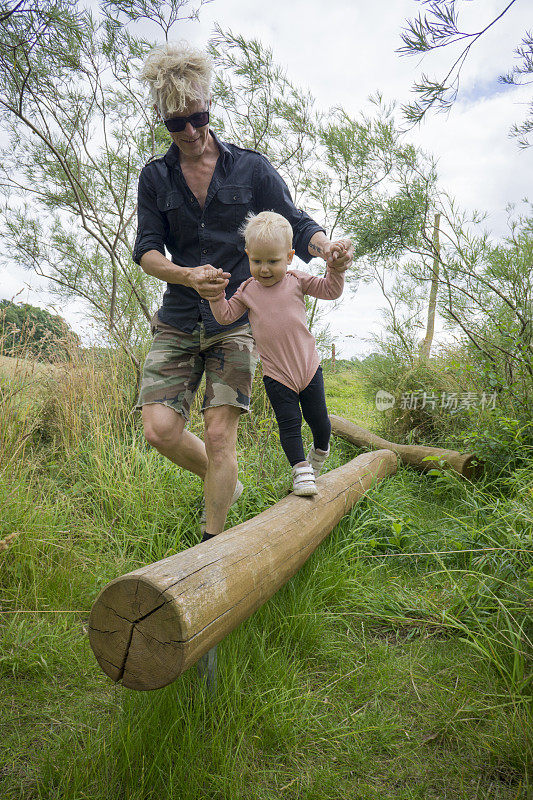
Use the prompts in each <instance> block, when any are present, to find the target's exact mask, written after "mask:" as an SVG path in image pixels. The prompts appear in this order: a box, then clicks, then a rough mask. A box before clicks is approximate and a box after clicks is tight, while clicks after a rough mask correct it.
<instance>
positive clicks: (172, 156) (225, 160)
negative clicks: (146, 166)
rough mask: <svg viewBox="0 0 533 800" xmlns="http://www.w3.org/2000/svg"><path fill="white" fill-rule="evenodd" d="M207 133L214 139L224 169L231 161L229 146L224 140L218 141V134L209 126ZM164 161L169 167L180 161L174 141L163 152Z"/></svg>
mask: <svg viewBox="0 0 533 800" xmlns="http://www.w3.org/2000/svg"><path fill="white" fill-rule="evenodd" d="M209 133H210V134H211V136H212V137H213V139H214V140H215V142H216V144H217V146H218V149H219V151H220V156H221V161H222V167H223V168H224V169H226V168H227V167H228V166H229V164H230V163H231V162H232V161H233V156H232V154H231V151H230V149H229V147H228V146H227V145H226V144H224V142H221V141H220V139H219V138H218V136H217V135H216V133H215V132H214V130H213V129H212V128H209ZM165 162H166V163H167V165H168V166H169V167H174V166H176V165H178V166H179V163H180V149H179V147H178V145H177V144H174V142H172V144H171V145H170V147H169V148H168V150H167V152H166V153H165Z"/></svg>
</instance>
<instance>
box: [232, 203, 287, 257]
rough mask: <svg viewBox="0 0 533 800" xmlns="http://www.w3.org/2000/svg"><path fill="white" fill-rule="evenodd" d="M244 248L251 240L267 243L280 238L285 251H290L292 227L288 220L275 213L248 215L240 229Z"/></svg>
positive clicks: (265, 212) (262, 212) (263, 212)
mask: <svg viewBox="0 0 533 800" xmlns="http://www.w3.org/2000/svg"><path fill="white" fill-rule="evenodd" d="M241 234H242V235H243V236H244V241H245V243H246V247H248V245H249V244H250V242H251V240H252V239H253V240H254V241H257V240H259V241H261V242H268V241H269V240H271V239H276V238H281V239H283V240H284V242H285V244H286V245H287V250H291V249H292V227H291V224H290V222H289V220H288V219H285V217H282V216H281V214H277V213H276V212H275V211H261V212H260V213H259V214H252V213H250V214H248V216H247V217H246V219H245V220H244V223H243V226H242V228H241Z"/></svg>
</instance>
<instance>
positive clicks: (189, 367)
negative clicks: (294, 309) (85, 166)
mask: <svg viewBox="0 0 533 800" xmlns="http://www.w3.org/2000/svg"><path fill="white" fill-rule="evenodd" d="M211 76H212V63H211V61H210V59H209V57H208V56H207V55H206V53H204V52H203V51H202V50H199V49H197V48H194V47H192V46H191V45H189V44H188V43H187V42H181V43H178V44H166V45H163V46H162V47H157V48H155V49H154V50H153V51H152V52H151V53H150V54H149V56H148V58H147V59H146V62H145V64H144V67H143V71H142V73H141V78H142V79H143V80H144V81H145V82H146V84H147V85H148V87H149V90H150V94H151V98H152V102H153V104H154V107H155V109H156V111H157V113H158V114H159V115H160V117H161V119H162V120H163V122H164V124H165V126H166V128H167V130H168V131H169V135H170V138H171V139H172V144H171V146H170V148H169V149H168V151H167V152H166V153H165V155H164V156H162V157H160V158H159V157H158V158H154V159H152V160H151V161H150V162H148V164H147V165H146V166H145V167H144V168H143V170H142V171H141V175H140V178H139V192H138V230H137V238H136V240H135V246H134V251H133V258H134V260H135V261H136V262H137V263H138V264H140V266H141V267H142V269H143V270H144V271H145V272H146V273H148V274H149V275H153V276H155V277H156V278H159V279H160V280H162V281H166V283H167V290H166V292H165V294H164V297H163V304H162V306H161V308H160V309H159V310H158V312H157V314H156V315H155V316H154V319H153V324H152V330H153V333H154V341H153V344H152V348H151V350H150V352H149V353H148V356H147V358H146V362H145V365H144V371H143V378H142V382H141V389H140V394H139V400H138V408H142V415H143V423H144V432H145V436H146V438H147V440H148V441H149V442H150V444H152V445H153V446H154V447H155V448H156V449H157V450H158V451H159V452H160V453H162V454H163V455H164V456H166V457H167V458H169V459H170V460H171V461H173V462H174V463H175V464H178V465H179V466H181V467H184V468H185V469H188V470H190V471H191V472H194V473H195V474H196V475H199V476H200V477H201V478H202V479H203V480H204V494H205V515H204V520H203V522H202V526H201V527H202V534H203V536H202V541H205V540H207V539H208V538H211V537H212V536H216V535H217V534H219V533H220V532H221V531H223V530H224V525H225V521H226V515H227V511H228V508H229V506H230V504H231V503H233V502H235V501H236V500H237V499H238V497H239V496H240V494H241V493H242V490H243V487H242V484H241V483H240V481H239V480H238V475H237V457H236V441H237V426H238V420H239V416H240V414H241V413H243V412H246V411H248V410H249V404H250V395H251V384H252V378H253V373H254V370H255V365H256V360H257V352H256V348H255V342H254V340H253V337H252V334H251V330H250V325H249V322H248V319H247V316H246V314H243V316H242V317H240V318H239V319H237V320H235V321H234V322H233V323H232V324H231V325H228V326H222V325H219V323H218V322H217V321H216V320H215V318H214V316H213V314H212V312H211V310H210V306H209V300H210V299H215V298H217V297H219V296H220V294H221V292H222V291H223V290H224V289H226V295H227V297H228V298H229V297H231V296H232V295H233V294H234V293H235V291H236V290H237V288H238V287H239V285H240V284H241V283H242V282H243V281H244V280H245V279H246V278H248V277H250V270H249V263H248V259H247V257H246V253H245V250H244V241H243V239H242V237H241V235H240V234H239V227H240V226H241V225H242V223H243V220H244V219H245V217H246V216H247V215H248V214H249V213H250V212H254V213H258V212H260V211H264V210H273V211H276V212H277V213H279V214H281V215H282V216H284V217H285V218H286V219H288V221H289V223H290V225H291V228H292V231H293V243H294V244H293V246H294V249H295V251H296V254H297V255H298V256H299V257H300V258H301V259H302V260H303V261H305V262H306V263H307V262H309V260H310V259H311V257H312V256H316V255H318V256H321V257H322V258H323V259H324V260H325V261H326V263H327V264H328V265H329V266H330V267H331V268H333V269H335V270H338V271H341V272H342V271H344V270H345V269H347V268H348V266H349V265H350V263H351V259H352V252H353V251H352V247H351V243H350V242H349V240H343V241H342V242H340V243H339V242H331V241H330V240H329V239H328V238H327V236H326V234H325V232H324V230H323V229H322V228H321V227H320V225H318V224H317V223H316V222H315V221H314V220H313V219H311V217H310V216H309V215H308V214H306V213H305V212H304V211H301V210H299V209H297V208H296V207H295V206H294V204H293V202H292V199H291V196H290V193H289V190H288V188H287V185H286V184H285V182H284V181H283V179H282V178H281V177H280V175H279V174H278V173H277V172H276V170H275V169H274V167H273V166H272V165H271V164H270V162H269V161H268V160H267V159H266V158H265V157H264V156H263V155H261V154H260V153H257V152H255V151H253V150H248V149H246V148H243V147H240V146H239V145H236V144H230V143H227V142H222V141H220V140H219V139H218V137H217V136H216V134H215V133H214V132H213V131H212V130H211V129H210V127H209V111H210V107H211V95H210V86H211ZM165 249H166V251H168V253H169V254H170V259H169V258H167V257H166V255H165ZM204 372H205V375H206V391H205V396H204V401H203V406H202V411H203V415H204V426H205V431H204V440H205V444H204V442H202V440H201V439H199V438H198V437H196V436H194V435H193V434H192V433H191V432H190V431H187V430H186V424H187V421H188V418H189V410H190V405H191V402H192V400H193V398H194V396H195V393H196V391H197V389H198V386H199V383H200V380H201V377H202V374H203V373H204Z"/></svg>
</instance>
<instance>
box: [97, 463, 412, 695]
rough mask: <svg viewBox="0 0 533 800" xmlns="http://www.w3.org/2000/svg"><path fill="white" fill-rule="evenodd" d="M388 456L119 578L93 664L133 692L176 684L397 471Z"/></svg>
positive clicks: (102, 613) (334, 474)
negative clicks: (377, 485) (366, 495)
mask: <svg viewBox="0 0 533 800" xmlns="http://www.w3.org/2000/svg"><path fill="white" fill-rule="evenodd" d="M396 468H397V457H396V455H395V454H394V453H392V452H391V451H390V450H378V451H377V452H374V453H364V454H363V455H361V456H358V457H357V458H354V459H353V460H352V461H349V462H348V463H347V464H344V466H342V467H339V468H338V469H335V470H332V471H331V472H328V473H326V474H325V475H323V476H321V477H320V478H319V479H318V488H319V493H318V495H316V496H315V497H296V496H294V495H290V496H289V497H285V498H284V499H283V500H280V502H279V503H276V504H275V505H274V506H272V508H270V509H268V510H267V511H263V513H262V514H259V515H258V516H256V517H254V518H253V519H250V520H248V521H247V522H243V523H242V524H240V525H236V526H235V527H234V528H230V530H228V531H225V532H224V533H221V534H219V535H218V536H216V537H215V538H214V539H211V540H210V541H209V542H205V543H203V544H198V545H196V546H195V547H191V548H190V549H189V550H185V551H184V552H182V553H177V554H176V555H173V556H170V557H169V558H165V559H163V560H162V561H158V562H157V563H155V564H150V565H149V566H146V567H142V568H141V569H137V570H135V571H134V572H130V573H129V574H128V575H123V576H121V577H120V578H116V579H115V580H114V581H112V582H111V583H110V584H108V585H107V586H106V587H104V589H103V590H102V591H101V592H100V594H99V595H98V597H97V598H96V601H95V603H94V605H93V608H92V610H91V614H90V617H89V641H90V644H91V647H92V649H93V652H94V654H95V656H96V658H97V660H98V663H99V664H100V666H101V667H102V669H103V670H104V672H106V673H107V675H109V676H110V677H111V678H112V679H113V680H114V681H116V682H118V681H121V682H122V684H123V686H126V687H128V688H130V689H140V690H148V689H159V688H160V687H162V686H166V685H167V684H169V683H171V682H172V681H173V680H175V679H176V678H177V677H178V676H179V675H181V673H182V672H184V671H185V670H187V669H189V667H190V666H192V665H193V664H195V663H196V662H197V661H198V660H199V659H200V658H201V657H202V656H203V655H204V654H205V653H207V652H208V651H210V650H211V649H212V648H213V647H214V646H215V645H216V644H217V643H218V642H220V641H221V640H222V639H223V638H224V637H225V636H227V634H228V633H230V631H232V630H233V629H234V628H235V627H237V625H239V624H240V623H241V622H242V621H243V620H245V619H247V618H248V617H249V616H250V615H251V614H253V612H254V611H256V610H257V609H258V608H260V607H261V606H262V605H263V603H265V602H266V601H267V600H268V599H269V597H272V595H273V594H274V593H275V592H276V591H277V590H278V589H279V588H280V587H282V586H283V585H284V584H285V583H286V582H287V581H288V580H289V579H290V578H291V577H292V576H293V575H294V574H295V573H296V572H297V571H298V570H299V569H300V567H301V566H302V564H304V563H305V561H307V559H308V558H309V556H310V555H311V553H312V552H313V551H314V550H315V548H316V547H318V545H319V544H320V542H321V541H322V540H323V539H324V538H325V537H326V536H327V535H328V533H329V532H330V531H331V530H332V529H333V528H334V527H335V525H336V524H337V523H338V522H339V520H340V519H341V518H342V517H343V516H344V515H345V514H346V513H348V511H349V510H350V509H351V508H352V506H353V505H354V503H356V502H357V500H359V498H360V497H361V496H362V495H363V494H364V493H365V492H366V491H367V490H368V489H369V488H370V486H371V485H373V484H374V483H375V482H376V481H379V480H381V479H383V478H384V477H386V476H387V475H392V474H394V473H395V472H396Z"/></svg>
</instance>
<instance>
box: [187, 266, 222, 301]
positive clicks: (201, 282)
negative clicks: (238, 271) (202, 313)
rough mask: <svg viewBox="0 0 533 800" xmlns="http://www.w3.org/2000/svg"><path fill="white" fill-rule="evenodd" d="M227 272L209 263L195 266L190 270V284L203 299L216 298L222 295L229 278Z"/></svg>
mask: <svg viewBox="0 0 533 800" xmlns="http://www.w3.org/2000/svg"><path fill="white" fill-rule="evenodd" d="M230 277H231V276H230V273H229V272H224V271H223V270H222V269H217V268H216V267H213V266H212V265H211V264H204V265H203V266H202V267H195V268H194V269H193V270H191V277H190V281H191V286H192V288H193V289H195V290H196V291H197V292H198V294H199V295H200V297H203V298H204V300H218V299H219V297H221V296H223V295H224V289H225V288H226V286H227V285H228V281H229V278H230Z"/></svg>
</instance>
